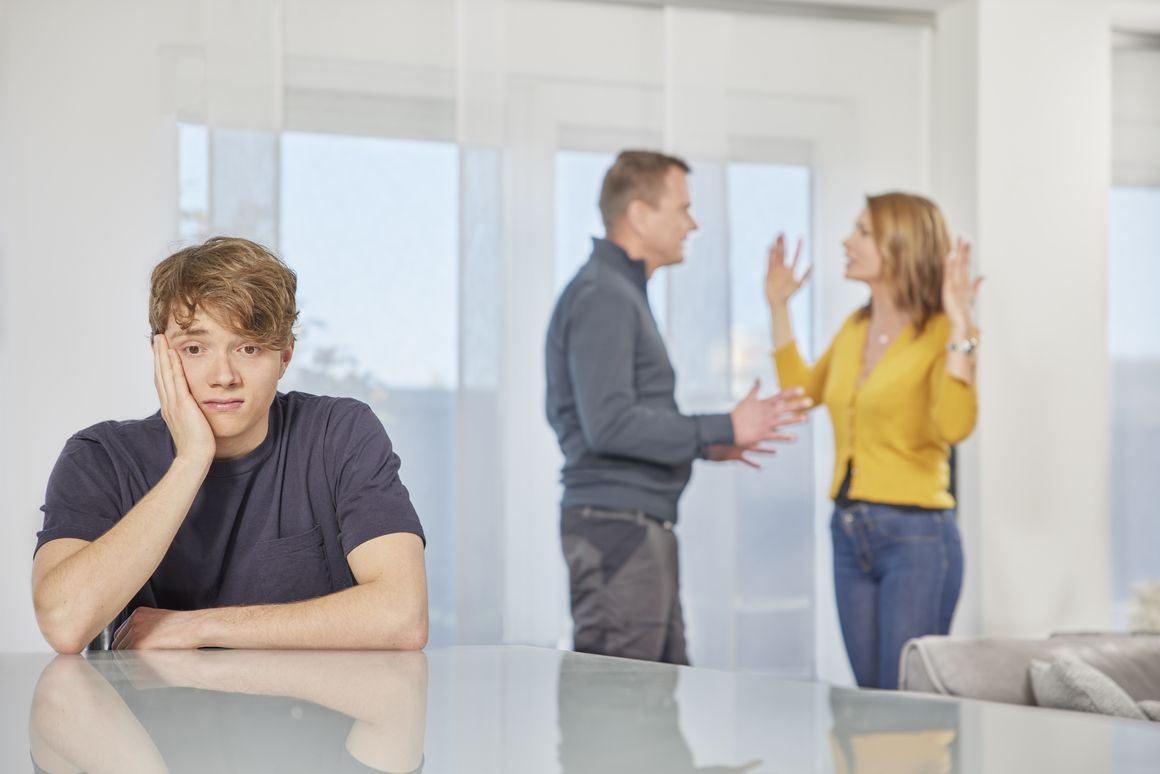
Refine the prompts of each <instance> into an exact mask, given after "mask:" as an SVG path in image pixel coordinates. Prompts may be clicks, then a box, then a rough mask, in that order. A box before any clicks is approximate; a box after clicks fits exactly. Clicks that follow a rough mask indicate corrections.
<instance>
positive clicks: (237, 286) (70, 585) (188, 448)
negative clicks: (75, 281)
mask: <svg viewBox="0 0 1160 774" xmlns="http://www.w3.org/2000/svg"><path fill="white" fill-rule="evenodd" d="M295 289H296V279H295V276H294V273H293V272H292V271H291V270H290V269H289V268H287V267H286V265H285V264H283V263H282V262H281V261H280V260H279V259H278V258H277V257H276V256H274V255H273V254H272V253H270V252H269V251H267V250H266V249H265V248H263V247H261V246H260V245H257V244H254V243H252V242H248V241H246V240H244V239H230V238H221V237H219V238H215V239H211V240H209V241H208V242H206V243H205V244H203V245H197V246H194V247H190V248H187V249H185V250H182V251H180V252H178V253H175V254H174V255H172V256H170V257H169V258H167V259H165V260H164V261H162V262H161V263H160V264H158V266H157V267H156V268H155V269H154V271H153V280H152V289H151V292H150V302H149V320H150V325H151V326H152V330H153V356H154V384H155V386H156V388H157V394H158V397H159V399H160V402H161V411H160V412H159V413H157V414H154V415H153V416H150V417H147V418H146V419H142V420H136V421H127V422H103V423H101V424H98V425H94V426H93V427H90V428H88V429H86V430H82V431H81V432H79V433H77V434H76V435H74V436H73V437H72V438H70V439H69V441H68V443H67V444H66V445H65V448H64V451H63V452H62V453H61V455H60V458H59V459H58V460H57V464H56V467H55V468H54V470H53V472H52V475H51V477H50V479H49V482H48V491H47V495H46V497H45V504H44V506H43V508H42V510H43V511H44V529H43V530H42V531H41V532H40V533H39V535H38V539H37V551H36V557H35V560H34V562H33V600H34V603H35V607H36V615H37V620H38V622H39V624H40V627H41V630H42V631H43V632H44V635H45V638H46V639H47V640H48V642H49V643H50V644H51V645H52V646H53V647H54V648H55V649H56V650H58V651H61V652H77V651H79V650H81V649H82V648H83V647H84V646H85V644H87V643H88V642H89V640H90V639H92V638H93V637H94V636H95V635H96V634H97V633H99V632H100V631H101V630H102V629H104V628H105V627H106V626H107V625H108V624H109V623H110V622H114V623H116V624H117V625H118V630H117V635H116V638H115V640H114V643H113V645H114V647H118V648H193V647H201V646H221V647H238V648H420V647H422V646H423V645H424V644H425V643H426V639H427V585H426V574H425V569H424V561H423V544H424V543H423V541H424V538H423V529H422V527H421V525H420V523H419V519H418V517H417V515H416V514H415V510H414V508H413V507H412V506H411V502H410V497H409V495H408V493H407V489H406V487H404V486H403V483H402V482H401V481H400V479H399V475H398V474H399V458H398V456H397V455H396V454H395V453H394V451H393V449H392V447H391V442H390V439H389V438H388V437H387V434H386V432H385V431H384V430H383V427H382V424H381V423H380V422H379V421H378V419H377V418H376V417H375V415H374V414H373V413H372V412H371V410H370V408H368V407H367V406H366V405H364V404H362V403H359V402H358V401H355V400H350V399H345V398H327V397H318V396H314V395H306V394H302V393H294V392H291V393H287V394H281V393H278V392H277V385H278V380H279V379H280V378H281V376H282V374H283V373H285V371H286V367H287V366H288V365H289V363H290V358H291V356H292V355H293V352H294V337H293V333H292V327H293V325H294V322H295V320H296V318H297V316H298V312H297V307H296V302H295Z"/></svg>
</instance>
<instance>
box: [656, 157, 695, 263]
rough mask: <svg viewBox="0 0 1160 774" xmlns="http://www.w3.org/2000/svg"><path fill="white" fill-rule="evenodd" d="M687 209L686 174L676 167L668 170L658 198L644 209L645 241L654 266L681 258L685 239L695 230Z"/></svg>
mask: <svg viewBox="0 0 1160 774" xmlns="http://www.w3.org/2000/svg"><path fill="white" fill-rule="evenodd" d="M690 206H691V202H690V200H689V183H688V175H686V174H685V172H684V171H683V170H681V169H680V168H678V167H669V171H668V172H667V173H666V174H665V179H664V188H663V189H662V191H661V195H660V197H658V199H657V201H656V203H655V205H652V206H650V207H649V208H648V210H649V211H648V216H647V220H646V224H647V225H646V233H645V239H646V240H647V242H648V247H649V253H650V254H651V255H652V257H653V260H654V261H656V265H657V266H669V265H671V264H675V263H680V262H681V261H683V260H684V259H685V237H687V236H688V235H689V233H690V232H692V231H694V230H696V228H697V222H696V221H695V220H693V216H692V215H691V214H690V213H689V208H690Z"/></svg>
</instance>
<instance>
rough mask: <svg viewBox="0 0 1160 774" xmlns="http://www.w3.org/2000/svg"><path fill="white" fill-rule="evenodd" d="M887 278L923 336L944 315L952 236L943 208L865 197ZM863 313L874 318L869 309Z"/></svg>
mask: <svg viewBox="0 0 1160 774" xmlns="http://www.w3.org/2000/svg"><path fill="white" fill-rule="evenodd" d="M866 208H867V210H869V212H870V224H871V228H872V230H873V232H874V244H875V245H876V246H877V247H878V254H879V255H880V256H881V257H882V277H883V279H884V280H885V281H886V282H887V283H888V284H889V285H891V286H892V287H893V288H894V303H895V304H896V305H897V306H898V308H899V309H900V310H901V311H903V312H906V313H907V314H908V315H910V318H911V320H912V322H913V323H914V327H915V329H916V330H918V331H920V332H921V331H922V329H923V328H924V327H926V324H927V323H928V322H929V321H930V318H932V317H933V316H935V315H936V314H938V313H939V312H941V311H942V310H943V306H942V285H943V262H944V261H945V259H946V256H947V253H949V252H950V249H951V240H950V233H949V232H948V231H947V224H946V221H945V220H943V215H942V211H941V210H939V208H938V205H937V204H935V203H934V202H932V201H931V200H930V199H927V198H925V197H922V196H916V195H914V194H906V193H898V192H890V193H884V194H880V195H878V196H867V197H866ZM861 313H862V315H863V316H867V315H869V314H870V306H869V305H867V306H865V307H864V308H863V309H862V310H861Z"/></svg>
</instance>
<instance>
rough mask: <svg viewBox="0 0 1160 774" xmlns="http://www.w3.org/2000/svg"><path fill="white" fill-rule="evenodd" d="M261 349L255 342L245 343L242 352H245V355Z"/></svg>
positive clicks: (256, 352) (255, 352)
mask: <svg viewBox="0 0 1160 774" xmlns="http://www.w3.org/2000/svg"><path fill="white" fill-rule="evenodd" d="M261 351H262V348H261V347H259V346H258V345H257V344H247V345H245V346H244V347H242V352H244V353H246V354H247V355H256V354H258V353H259V352H261Z"/></svg>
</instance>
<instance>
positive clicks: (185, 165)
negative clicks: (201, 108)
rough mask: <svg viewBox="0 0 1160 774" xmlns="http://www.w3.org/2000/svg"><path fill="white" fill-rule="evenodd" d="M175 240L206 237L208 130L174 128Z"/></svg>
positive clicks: (192, 126) (187, 126) (197, 126)
mask: <svg viewBox="0 0 1160 774" xmlns="http://www.w3.org/2000/svg"><path fill="white" fill-rule="evenodd" d="M177 147H178V156H177V158H178V170H177V177H178V188H177V236H178V238H179V239H180V240H182V241H183V242H202V241H205V239H206V237H207V236H208V235H209V234H208V231H209V129H207V128H206V126H205V125H204V124H178V125H177Z"/></svg>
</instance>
